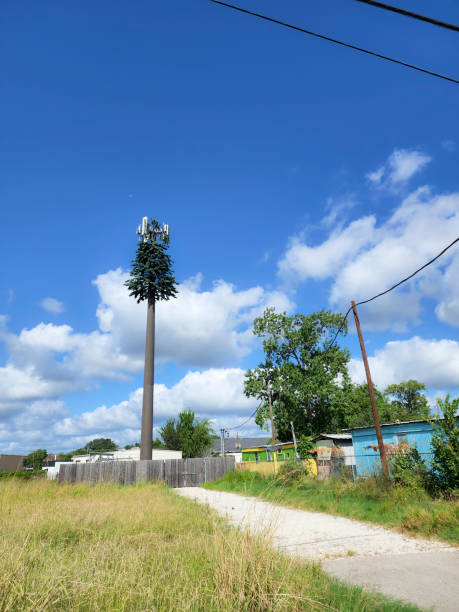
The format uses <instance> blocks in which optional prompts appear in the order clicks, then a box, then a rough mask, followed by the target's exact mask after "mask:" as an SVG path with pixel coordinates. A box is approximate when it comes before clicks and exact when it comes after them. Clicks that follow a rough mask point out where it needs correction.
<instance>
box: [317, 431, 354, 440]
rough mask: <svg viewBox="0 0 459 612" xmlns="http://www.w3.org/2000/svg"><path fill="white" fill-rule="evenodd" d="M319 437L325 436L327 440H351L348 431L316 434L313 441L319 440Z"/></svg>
mask: <svg viewBox="0 0 459 612" xmlns="http://www.w3.org/2000/svg"><path fill="white" fill-rule="evenodd" d="M321 438H326V439H327V440H352V434H350V433H337V434H327V433H321V434H319V435H318V436H315V437H314V438H313V441H314V442H315V441H316V440H320V439H321Z"/></svg>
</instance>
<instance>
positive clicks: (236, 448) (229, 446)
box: [211, 436, 266, 463]
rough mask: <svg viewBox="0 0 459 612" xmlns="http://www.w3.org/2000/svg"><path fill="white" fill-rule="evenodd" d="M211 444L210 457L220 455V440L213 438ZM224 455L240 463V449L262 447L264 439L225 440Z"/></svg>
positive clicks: (236, 438)
mask: <svg viewBox="0 0 459 612" xmlns="http://www.w3.org/2000/svg"><path fill="white" fill-rule="evenodd" d="M212 442H213V444H212V449H211V455H212V456H214V457H217V456H220V455H221V438H215V439H214V440H213V441H212ZM224 442H225V455H231V456H232V457H234V458H235V461H236V463H241V461H242V449H243V448H247V447H249V448H250V447H252V446H256V447H258V446H262V445H263V444H265V443H266V437H264V438H240V437H239V436H236V437H235V438H225V439H224Z"/></svg>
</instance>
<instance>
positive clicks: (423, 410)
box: [384, 380, 430, 421]
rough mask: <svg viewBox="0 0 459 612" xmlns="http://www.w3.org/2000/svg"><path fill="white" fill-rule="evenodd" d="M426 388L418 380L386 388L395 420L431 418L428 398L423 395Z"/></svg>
mask: <svg viewBox="0 0 459 612" xmlns="http://www.w3.org/2000/svg"><path fill="white" fill-rule="evenodd" d="M425 388H426V386H425V385H424V384H423V383H420V382H418V381H417V380H407V381H404V382H401V383H399V384H397V385H389V386H388V387H387V388H386V390H385V392H384V393H385V395H386V396H387V397H388V398H389V400H390V404H391V409H392V413H393V415H394V417H395V418H394V420H397V419H398V420H399V421H409V420H415V419H428V418H429V414H430V410H429V404H428V402H427V398H426V396H425V395H424V394H423V393H421V391H424V390H425Z"/></svg>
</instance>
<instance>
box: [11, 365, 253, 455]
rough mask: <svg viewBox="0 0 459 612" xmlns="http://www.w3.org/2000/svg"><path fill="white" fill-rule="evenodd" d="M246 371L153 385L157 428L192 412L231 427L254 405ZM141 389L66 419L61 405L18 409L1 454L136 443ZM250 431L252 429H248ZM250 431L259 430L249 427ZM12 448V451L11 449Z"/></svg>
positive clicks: (198, 374) (214, 371) (195, 374)
mask: <svg viewBox="0 0 459 612" xmlns="http://www.w3.org/2000/svg"><path fill="white" fill-rule="evenodd" d="M243 381H244V370H241V369H240V368H210V369H208V370H203V371H196V370H194V371H189V372H188V373H187V374H186V375H185V376H184V377H183V378H182V379H181V380H179V381H178V382H177V383H176V384H175V385H172V386H170V387H168V386H167V385H164V384H157V385H155V390H154V396H155V399H154V420H155V429H156V431H157V430H158V429H159V426H160V425H161V424H163V423H164V422H165V421H166V420H167V419H169V418H175V417H177V415H178V413H179V412H180V411H182V410H184V409H187V408H190V409H192V410H193V411H194V412H195V414H196V415H197V416H198V417H199V418H209V419H212V420H213V423H214V427H215V428H216V429H218V428H219V427H221V426H225V427H232V426H234V425H236V424H237V423H240V422H241V421H242V420H244V417H245V416H248V415H249V414H250V413H252V412H253V410H254V409H255V408H256V406H257V402H256V400H253V399H248V398H246V397H245V396H244V394H243ZM141 410H142V388H140V389H137V390H135V391H133V392H132V393H130V394H129V397H128V399H127V400H123V401H121V402H119V403H117V404H113V405H111V406H105V405H102V406H98V407H96V408H94V409H92V410H87V411H85V412H83V413H81V414H79V415H76V416H70V415H69V414H68V411H67V410H66V409H65V406H64V403H63V402H62V401H58V400H54V401H50V400H39V401H35V402H31V403H30V404H27V405H25V404H23V405H17V406H16V410H15V412H14V413H11V414H10V417H9V419H8V420H5V422H4V425H2V426H0V449H1V450H2V451H3V452H7V451H10V452H11V451H12V450H14V448H16V445H20V448H21V449H22V450H23V451H28V450H33V449H34V448H37V446H40V447H43V446H45V447H46V448H47V449H48V450H50V449H52V450H53V451H56V450H68V449H73V448H78V447H81V446H84V444H86V442H88V441H89V440H91V439H93V438H99V437H104V438H106V437H109V438H112V439H114V440H115V441H116V442H117V443H118V444H120V445H124V444H127V443H129V442H134V441H138V440H139V439H140V424H141V423H140V417H141ZM249 427H250V425H249ZM252 428H253V430H257V428H256V426H254V425H252ZM12 444H14V446H11V445H12Z"/></svg>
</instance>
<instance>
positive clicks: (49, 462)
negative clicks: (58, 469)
mask: <svg viewBox="0 0 459 612" xmlns="http://www.w3.org/2000/svg"><path fill="white" fill-rule="evenodd" d="M56 461H62V457H61V456H60V455H56V454H55V453H51V454H49V455H46V457H45V458H44V460H43V467H53V466H54V465H55V464H56Z"/></svg>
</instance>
